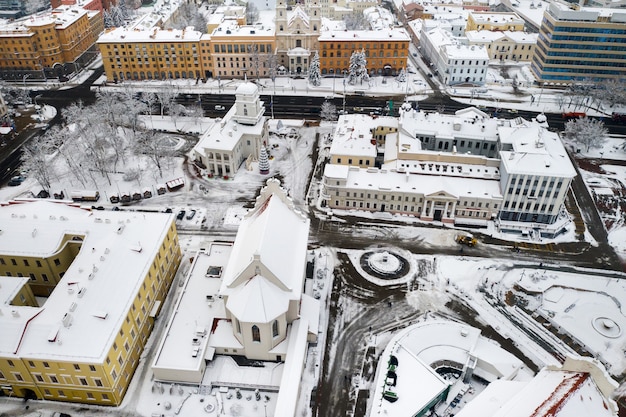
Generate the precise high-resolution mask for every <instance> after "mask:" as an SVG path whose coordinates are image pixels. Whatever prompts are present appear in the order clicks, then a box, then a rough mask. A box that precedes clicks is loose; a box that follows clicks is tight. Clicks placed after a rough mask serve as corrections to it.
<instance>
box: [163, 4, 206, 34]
mask: <svg viewBox="0 0 626 417" xmlns="http://www.w3.org/2000/svg"><path fill="white" fill-rule="evenodd" d="M189 26H193V27H194V28H195V29H196V30H197V31H198V32H201V33H206V32H207V20H206V18H205V17H204V15H203V14H202V13H201V12H200V8H199V6H198V5H197V4H195V3H193V2H188V3H182V4H181V5H180V7H179V8H178V13H177V14H176V17H175V18H174V19H171V20H170V22H169V24H168V26H167V27H168V28H172V29H185V28H186V27H189Z"/></svg>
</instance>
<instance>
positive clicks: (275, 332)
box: [272, 320, 278, 337]
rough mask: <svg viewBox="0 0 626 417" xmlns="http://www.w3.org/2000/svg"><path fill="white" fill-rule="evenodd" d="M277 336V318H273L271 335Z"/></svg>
mask: <svg viewBox="0 0 626 417" xmlns="http://www.w3.org/2000/svg"><path fill="white" fill-rule="evenodd" d="M276 336H278V320H274V323H272V337H276Z"/></svg>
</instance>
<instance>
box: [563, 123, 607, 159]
mask: <svg viewBox="0 0 626 417" xmlns="http://www.w3.org/2000/svg"><path fill="white" fill-rule="evenodd" d="M564 134H565V136H566V137H567V138H569V139H571V140H573V141H574V142H576V143H578V144H580V145H582V146H584V147H585V149H586V151H589V149H591V148H600V147H602V144H603V143H604V142H605V141H606V135H607V134H608V130H607V129H606V127H604V123H603V122H602V121H600V120H597V119H591V118H589V117H580V118H578V119H572V120H568V121H567V122H566V123H565V131H564Z"/></svg>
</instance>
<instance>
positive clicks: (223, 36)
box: [211, 20, 276, 79]
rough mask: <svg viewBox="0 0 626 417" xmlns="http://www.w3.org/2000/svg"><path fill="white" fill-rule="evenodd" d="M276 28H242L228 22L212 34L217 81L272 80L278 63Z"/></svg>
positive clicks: (214, 75) (271, 26)
mask: <svg viewBox="0 0 626 417" xmlns="http://www.w3.org/2000/svg"><path fill="white" fill-rule="evenodd" d="M275 50H276V36H275V32H274V27H273V25H269V26H261V25H255V26H240V25H239V24H237V23H236V22H235V21H228V20H227V21H224V23H222V24H221V25H220V26H219V27H218V28H217V29H215V30H214V31H213V33H212V34H211V58H212V61H213V77H214V78H228V79H230V78H244V76H246V75H247V77H248V78H256V77H262V78H268V77H269V76H271V68H270V67H271V66H272V62H274V56H275Z"/></svg>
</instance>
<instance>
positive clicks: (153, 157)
mask: <svg viewBox="0 0 626 417" xmlns="http://www.w3.org/2000/svg"><path fill="white" fill-rule="evenodd" d="M135 151H136V152H137V153H140V154H143V155H145V156H147V157H148V159H150V161H152V163H153V164H154V166H155V167H156V168H157V169H158V171H159V178H162V177H163V164H164V160H165V159H166V158H169V157H170V156H171V155H170V153H169V151H168V150H166V149H165V148H163V147H162V146H161V145H160V144H159V141H158V140H157V136H156V131H154V130H146V131H143V132H141V133H140V134H139V135H137V139H136V141H135Z"/></svg>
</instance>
